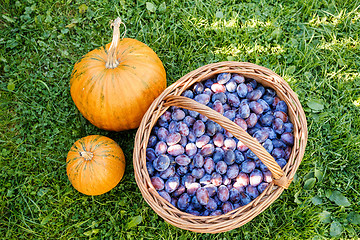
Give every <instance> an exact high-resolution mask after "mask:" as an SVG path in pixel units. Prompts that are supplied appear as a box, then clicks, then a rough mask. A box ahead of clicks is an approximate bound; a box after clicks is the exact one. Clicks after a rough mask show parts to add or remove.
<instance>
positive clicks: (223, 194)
mask: <svg viewBox="0 0 360 240" xmlns="http://www.w3.org/2000/svg"><path fill="white" fill-rule="evenodd" d="M217 197H218V198H219V200H220V201H222V202H226V201H227V200H229V189H228V188H227V187H226V186H224V185H220V186H219V187H218V191H217Z"/></svg>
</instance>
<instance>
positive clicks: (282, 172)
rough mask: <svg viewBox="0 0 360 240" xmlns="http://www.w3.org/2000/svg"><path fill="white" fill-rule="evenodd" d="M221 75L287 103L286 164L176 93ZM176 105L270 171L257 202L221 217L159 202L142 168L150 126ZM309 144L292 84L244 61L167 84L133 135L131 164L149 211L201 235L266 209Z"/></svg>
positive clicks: (230, 124) (224, 120) (234, 126)
mask: <svg viewBox="0 0 360 240" xmlns="http://www.w3.org/2000/svg"><path fill="white" fill-rule="evenodd" d="M223 72H230V73H238V74H241V75H243V76H244V77H247V78H252V79H255V80H256V81H257V82H259V83H261V84H262V85H263V86H265V87H270V88H272V89H274V90H275V91H276V93H277V95H278V96H279V97H280V98H281V100H283V101H285V102H286V104H287V105H288V115H289V118H290V120H291V122H292V123H293V125H294V146H293V148H292V152H291V155H290V159H289V160H288V163H287V165H286V166H285V167H284V168H283V169H281V168H280V167H279V165H278V164H277V163H276V162H275V160H274V158H273V157H272V156H271V155H270V154H269V153H268V152H267V151H266V150H265V149H264V148H263V147H262V146H261V145H260V144H259V143H258V142H257V141H256V140H255V139H254V138H253V137H251V136H250V135H249V134H248V133H246V131H244V130H243V129H242V128H240V127H239V126H238V125H237V124H235V123H233V122H232V121H230V120H229V119H227V118H225V117H223V116H222V115H221V114H219V113H217V112H216V111H214V110H212V109H211V108H209V107H207V106H205V105H202V104H199V103H197V102H195V101H194V100H192V99H188V98H185V97H181V96H180V95H181V94H182V93H183V92H184V91H185V90H186V89H188V88H189V87H190V86H192V85H193V84H194V83H196V82H201V81H203V80H206V79H209V78H212V77H214V76H215V75H217V74H219V73H223ZM169 106H178V107H182V108H186V109H189V110H195V111H197V112H199V113H201V114H203V115H205V116H207V117H208V118H210V119H211V120H213V121H215V122H217V123H219V124H220V125H221V126H222V127H223V128H225V129H226V130H228V131H229V132H230V133H232V134H233V135H234V136H235V137H236V138H238V139H239V140H240V141H242V142H243V143H245V144H246V145H247V146H248V147H249V148H250V149H251V150H252V151H253V152H254V153H255V154H256V155H257V156H258V157H259V158H260V159H261V161H262V162H263V163H264V164H265V165H266V166H267V167H268V168H269V170H270V171H271V173H272V176H273V182H272V183H271V184H269V186H268V187H267V188H266V190H265V191H264V192H263V193H261V194H260V195H259V196H258V197H257V198H256V199H254V200H253V201H252V202H251V203H250V204H248V205H246V206H242V207H239V208H237V209H235V210H233V211H231V212H228V213H226V214H223V215H220V216H209V217H205V216H194V215H191V214H188V213H185V212H182V211H180V210H179V209H177V208H176V207H174V206H173V205H171V204H170V203H169V202H167V201H166V200H165V199H163V198H162V197H161V196H160V195H159V194H158V193H157V191H156V190H155V188H154V187H153V186H152V184H151V181H150V177H149V174H148V172H147V168H146V148H147V143H148V140H149V136H150V133H151V130H152V128H153V126H154V125H155V124H156V122H157V120H158V118H159V117H160V116H161V115H162V114H163V113H164V112H165V111H166V110H167V109H168V108H169ZM306 142H307V123H306V117H305V113H304V111H303V109H302V107H301V104H300V102H299V99H298V98H297V96H296V94H295V93H294V92H293V91H292V89H291V88H290V86H289V85H288V84H287V82H285V81H284V80H283V79H282V78H281V77H280V76H279V75H277V74H275V73H274V72H272V71H271V70H269V69H267V68H264V67H261V66H258V65H255V64H252V63H244V62H219V63H213V64H209V65H205V66H203V67H200V68H198V69H196V70H194V71H192V72H190V73H188V74H187V75H185V76H184V77H182V78H181V79H179V80H178V81H177V82H175V83H174V84H172V85H171V86H169V87H168V88H166V89H165V90H164V92H163V93H162V94H161V95H160V96H159V97H158V98H156V99H155V100H154V102H153V103H152V104H151V106H150V108H149V109H148V111H147V112H146V113H145V115H144V117H143V119H142V122H141V124H140V127H139V129H138V131H137V134H136V137H135V146H134V153H133V163H134V172H135V180H136V182H137V185H138V187H139V189H140V191H141V193H142V195H143V197H144V199H145V201H146V202H147V203H148V204H149V205H150V207H151V208H152V209H153V210H154V211H155V212H156V213H157V214H158V215H159V216H161V217H162V218H163V219H164V220H165V221H167V222H168V223H170V224H172V225H174V226H176V227H179V228H182V229H186V230H190V231H193V232H201V233H219V232H225V231H229V230H232V229H234V228H237V227H240V226H242V225H244V224H245V223H247V222H249V221H250V220H252V219H253V218H254V217H256V216H257V215H258V214H260V213H261V212H262V211H264V210H265V209H266V208H267V207H269V206H270V204H271V203H273V202H274V201H275V200H276V199H277V198H278V197H279V196H280V194H281V193H282V192H283V190H284V189H286V188H288V186H289V185H290V183H291V181H292V179H293V177H294V175H295V172H296V170H297V169H298V167H299V165H300V163H301V160H302V158H303V155H304V151H305V146H306Z"/></svg>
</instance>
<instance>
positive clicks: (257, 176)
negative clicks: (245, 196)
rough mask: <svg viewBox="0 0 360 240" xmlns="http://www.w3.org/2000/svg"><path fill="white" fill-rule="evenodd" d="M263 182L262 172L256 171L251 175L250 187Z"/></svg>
mask: <svg viewBox="0 0 360 240" xmlns="http://www.w3.org/2000/svg"><path fill="white" fill-rule="evenodd" d="M262 181H263V174H262V172H261V171H260V170H258V169H254V171H252V172H251V173H250V185H252V186H257V185H259V184H260V183H261V182H262Z"/></svg>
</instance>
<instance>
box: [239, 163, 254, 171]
mask: <svg viewBox="0 0 360 240" xmlns="http://www.w3.org/2000/svg"><path fill="white" fill-rule="evenodd" d="M254 169H255V162H254V161H251V160H245V161H244V162H242V163H241V171H242V172H244V173H251V172H252V171H254Z"/></svg>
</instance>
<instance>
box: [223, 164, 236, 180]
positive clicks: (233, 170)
mask: <svg viewBox="0 0 360 240" xmlns="http://www.w3.org/2000/svg"><path fill="white" fill-rule="evenodd" d="M238 175H239V166H238V165H237V164H233V165H231V166H229V167H228V169H227V172H226V176H227V177H228V178H230V179H235V178H236V177H237V176H238Z"/></svg>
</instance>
